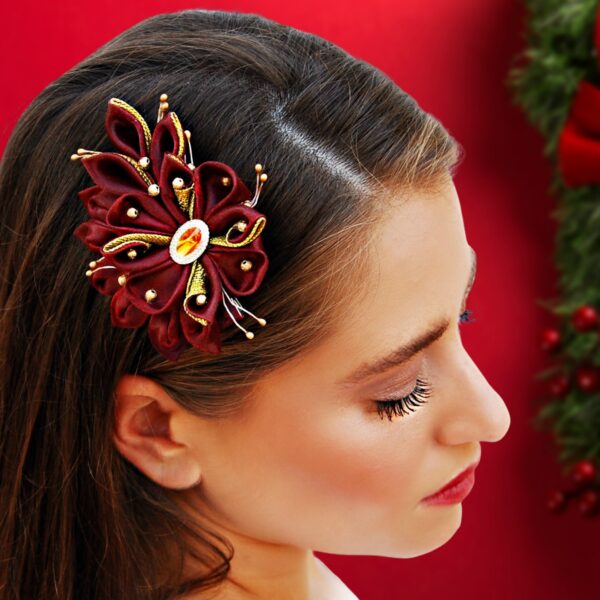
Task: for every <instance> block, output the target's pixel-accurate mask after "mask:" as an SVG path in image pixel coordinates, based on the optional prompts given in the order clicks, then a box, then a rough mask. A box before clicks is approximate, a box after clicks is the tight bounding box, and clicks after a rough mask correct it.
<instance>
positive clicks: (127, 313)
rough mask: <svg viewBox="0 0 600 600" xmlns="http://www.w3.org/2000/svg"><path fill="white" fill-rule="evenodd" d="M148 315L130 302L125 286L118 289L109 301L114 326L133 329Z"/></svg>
mask: <svg viewBox="0 0 600 600" xmlns="http://www.w3.org/2000/svg"><path fill="white" fill-rule="evenodd" d="M148 317H149V315H148V314H147V313H145V312H144V311H141V310H140V309H139V308H137V307H136V306H134V305H133V304H131V302H130V301H129V298H128V297H127V293H126V292H125V288H121V289H119V291H118V292H116V293H115V295H114V296H113V297H112V300H111V302H110V318H111V322H112V324H113V325H114V326H115V327H125V328H127V329H135V328H136V327H141V326H142V325H144V323H146V321H147V319H148Z"/></svg>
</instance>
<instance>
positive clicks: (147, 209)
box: [106, 193, 178, 235]
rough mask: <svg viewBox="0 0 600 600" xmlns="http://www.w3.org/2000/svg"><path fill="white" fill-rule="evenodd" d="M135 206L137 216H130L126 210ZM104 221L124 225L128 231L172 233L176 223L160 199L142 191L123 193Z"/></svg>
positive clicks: (176, 225) (116, 225) (175, 228)
mask: <svg viewBox="0 0 600 600" xmlns="http://www.w3.org/2000/svg"><path fill="white" fill-rule="evenodd" d="M130 208H136V209H137V211H138V215H137V217H130V216H129V215H128V214H127V211H128V210H129V209H130ZM106 222H107V223H108V224H109V225H112V226H114V227H124V228H127V229H128V230H130V231H132V232H133V231H145V232H160V233H166V234H169V235H173V234H174V233H175V231H176V230H177V227H178V223H177V222H176V221H175V219H174V218H173V217H172V216H171V213H170V212H169V211H168V210H166V209H165V208H164V206H163V204H162V202H161V201H160V200H158V199H157V198H155V197H153V196H149V195H148V194H143V193H135V194H133V193H131V194H123V195H122V196H120V197H119V198H118V199H117V200H116V201H114V203H113V204H112V206H111V207H110V210H109V211H108V212H107V213H106Z"/></svg>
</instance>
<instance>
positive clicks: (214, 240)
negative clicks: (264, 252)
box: [208, 217, 267, 248]
mask: <svg viewBox="0 0 600 600" xmlns="http://www.w3.org/2000/svg"><path fill="white" fill-rule="evenodd" d="M266 224H267V219H266V217H259V218H258V219H256V223H254V227H253V228H252V231H251V232H250V233H249V234H248V236H247V237H246V238H245V239H243V240H242V241H240V242H230V241H229V240H228V239H227V236H228V235H229V231H231V229H230V230H229V231H228V232H227V233H226V234H225V235H219V236H215V237H211V238H210V239H209V241H208V243H209V244H213V245H214V246H225V247H226V248H241V247H242V246H247V245H248V244H249V243H250V242H253V241H254V240H255V239H256V238H257V237H258V236H259V235H260V234H261V232H262V230H263V229H264V228H265V225H266ZM233 227H235V226H233ZM233 227H232V228H233Z"/></svg>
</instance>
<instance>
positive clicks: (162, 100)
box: [160, 94, 169, 102]
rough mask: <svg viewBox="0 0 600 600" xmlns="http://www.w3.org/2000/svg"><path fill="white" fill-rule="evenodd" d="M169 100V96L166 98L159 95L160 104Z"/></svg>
mask: <svg viewBox="0 0 600 600" xmlns="http://www.w3.org/2000/svg"><path fill="white" fill-rule="evenodd" d="M168 99H169V96H167V94H161V95H160V101H161V102H166V101H167V100H168Z"/></svg>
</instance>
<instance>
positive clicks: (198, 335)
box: [179, 307, 221, 354]
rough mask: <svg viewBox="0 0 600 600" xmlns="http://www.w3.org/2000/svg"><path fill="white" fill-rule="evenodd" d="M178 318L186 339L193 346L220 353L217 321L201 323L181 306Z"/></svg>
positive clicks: (212, 352)
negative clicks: (191, 317) (207, 323)
mask: <svg viewBox="0 0 600 600" xmlns="http://www.w3.org/2000/svg"><path fill="white" fill-rule="evenodd" d="M179 318H180V320H181V325H182V329H183V333H184V335H185V337H186V339H187V340H188V341H189V342H190V344H191V345H192V346H194V348H197V349H198V350H202V351H204V352H210V353H211V354H220V353H221V331H220V329H219V326H218V324H217V323H210V324H209V325H206V326H205V325H202V324H201V323H197V322H196V321H194V320H193V319H190V317H189V316H188V315H187V314H186V312H185V310H184V308H183V307H181V309H180V311H179Z"/></svg>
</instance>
